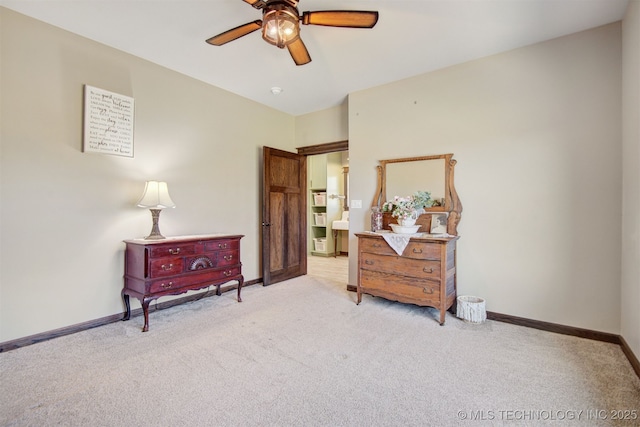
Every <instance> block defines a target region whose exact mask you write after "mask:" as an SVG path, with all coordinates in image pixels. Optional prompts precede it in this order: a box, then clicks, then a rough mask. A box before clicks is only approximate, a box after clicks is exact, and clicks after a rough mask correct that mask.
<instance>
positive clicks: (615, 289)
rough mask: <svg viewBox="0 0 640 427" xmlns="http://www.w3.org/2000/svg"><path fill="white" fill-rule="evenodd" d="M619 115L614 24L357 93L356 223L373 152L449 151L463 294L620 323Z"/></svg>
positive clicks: (603, 327)
mask: <svg viewBox="0 0 640 427" xmlns="http://www.w3.org/2000/svg"><path fill="white" fill-rule="evenodd" d="M621 114H622V113H621V26H620V24H619V23H616V24H611V25H607V26H604V27H600V28H597V29H593V30H590V31H585V32H581V33H578V34H574V35H570V36H566V37H562V38H558V39H555V40H551V41H548V42H545V43H540V44H536V45H533V46H529V47H525V48H521V49H517V50H513V51H510V52H506V53H503V54H499V55H495V56H491V57H487V58H484V59H480V60H477V61H473V62H469V63H465V64H461V65H457V66H454V67H450V68H447V69H443V70H440V71H436V72H432V73H428V74H424V75H421V76H417V77H415V78H411V79H407V80H403V81H399V82H395V83H392V84H388V85H385V86H380V87H376V88H373V89H369V90H364V91H361V92H357V93H353V94H351V95H350V96H349V147H350V162H349V163H350V172H351V197H352V199H361V200H362V201H363V207H364V208H363V209H361V210H357V209H353V208H352V209H351V231H352V232H353V231H355V230H362V229H368V227H369V223H368V221H369V216H368V209H367V207H368V205H369V204H370V201H371V199H372V196H373V194H374V190H375V183H376V174H375V166H376V164H377V160H378V159H386V158H396V157H408V156H419V155H428V154H440V153H454V154H455V158H456V159H457V160H458V165H457V167H456V172H455V179H456V186H457V189H458V193H459V195H460V198H461V200H462V204H463V206H464V211H463V213H462V221H461V223H460V226H459V229H458V230H459V233H460V235H461V236H462V237H461V239H460V241H459V246H458V248H459V250H458V293H459V294H461V295H464V294H466V295H477V296H481V297H483V298H485V299H486V300H487V309H488V310H490V311H495V312H500V313H507V314H510V315H514V316H522V317H526V318H530V319H537V320H543V321H547V322H553V323H559V324H563V325H568V326H575V327H582V328H587V329H592V330H597V331H603V332H610V333H619V332H620V297H621V295H620V277H621V274H620V257H621V237H620V235H621V225H620V222H621V209H622V208H621V206H622V190H621V188H622V176H621V166H622V160H621V138H622V137H621ZM636 185H637V184H636ZM636 188H637V187H636ZM427 190H428V188H427ZM356 243H357V242H356V241H355V240H354V239H351V242H350V253H352V254H354V253H356ZM356 261H357V260H356V258H355V257H351V259H350V281H351V283H354V284H355V282H356V267H357V262H356Z"/></svg>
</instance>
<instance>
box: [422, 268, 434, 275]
mask: <svg viewBox="0 0 640 427" xmlns="http://www.w3.org/2000/svg"><path fill="white" fill-rule="evenodd" d="M422 271H424V272H425V273H427V274H429V273H433V268H429V269H427V267H425V268H423V269H422Z"/></svg>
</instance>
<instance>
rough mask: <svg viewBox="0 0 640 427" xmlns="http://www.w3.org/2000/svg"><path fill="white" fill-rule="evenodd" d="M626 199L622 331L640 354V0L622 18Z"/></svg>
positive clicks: (624, 193)
mask: <svg viewBox="0 0 640 427" xmlns="http://www.w3.org/2000/svg"><path fill="white" fill-rule="evenodd" d="M622 43H623V50H622V57H623V60H622V64H623V67H622V73H623V74H622V75H623V78H622V80H623V86H622V87H623V96H622V101H623V114H622V123H623V126H622V129H623V146H622V153H623V156H622V159H623V160H622V166H623V169H622V171H623V184H622V185H623V191H622V196H623V199H622V200H623V201H622V325H621V326H622V327H621V335H622V336H623V337H624V339H625V340H626V341H627V343H628V344H629V346H630V347H631V349H632V350H633V352H634V353H635V354H636V356H637V357H640V310H638V305H639V304H640V263H639V262H638V260H640V0H632V1H631V2H630V3H629V8H628V10H627V14H626V16H625V18H624V20H623V22H622Z"/></svg>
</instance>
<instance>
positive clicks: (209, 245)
mask: <svg viewBox="0 0 640 427" xmlns="http://www.w3.org/2000/svg"><path fill="white" fill-rule="evenodd" d="M239 247H240V241H239V240H237V239H236V240H232V239H224V240H216V241H213V242H205V244H204V250H205V251H225V250H229V249H236V250H237V249H238V248H239Z"/></svg>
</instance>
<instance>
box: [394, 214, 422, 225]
mask: <svg viewBox="0 0 640 427" xmlns="http://www.w3.org/2000/svg"><path fill="white" fill-rule="evenodd" d="M417 219H418V215H417V213H416V211H413V212H411V215H410V216H408V217H407V218H398V225H400V226H402V227H411V226H413V225H416V220H417Z"/></svg>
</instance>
